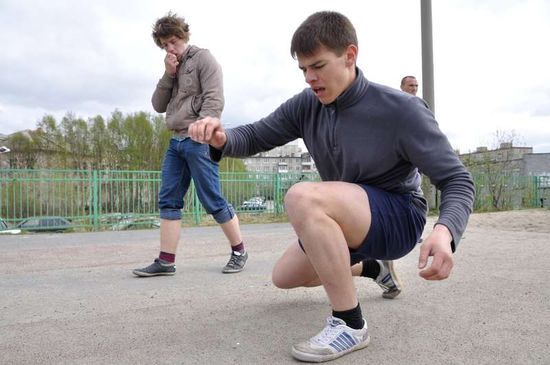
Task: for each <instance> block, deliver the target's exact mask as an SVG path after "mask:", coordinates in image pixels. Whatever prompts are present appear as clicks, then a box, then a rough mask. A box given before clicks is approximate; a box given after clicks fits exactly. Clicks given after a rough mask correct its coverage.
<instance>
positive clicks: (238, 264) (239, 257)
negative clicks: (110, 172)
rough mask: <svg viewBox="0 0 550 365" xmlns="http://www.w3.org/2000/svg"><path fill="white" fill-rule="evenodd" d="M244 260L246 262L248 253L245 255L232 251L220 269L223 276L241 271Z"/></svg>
mask: <svg viewBox="0 0 550 365" xmlns="http://www.w3.org/2000/svg"><path fill="white" fill-rule="evenodd" d="M246 260H248V252H246V251H245V253H240V252H238V251H233V252H232V253H231V257H230V258H229V261H228V262H227V264H226V265H225V266H224V268H223V269H222V272H223V273H224V274H232V273H235V272H239V271H243V269H244V265H245V264H246Z"/></svg>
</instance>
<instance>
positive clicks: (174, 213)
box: [160, 209, 181, 221]
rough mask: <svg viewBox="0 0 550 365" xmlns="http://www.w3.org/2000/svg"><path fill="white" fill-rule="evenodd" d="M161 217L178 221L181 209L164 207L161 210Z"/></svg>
mask: <svg viewBox="0 0 550 365" xmlns="http://www.w3.org/2000/svg"><path fill="white" fill-rule="evenodd" d="M160 218H161V219H167V220H171V221H177V220H180V219H181V209H162V210H161V211H160Z"/></svg>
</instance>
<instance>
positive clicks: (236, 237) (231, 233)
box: [220, 215, 243, 246]
mask: <svg viewBox="0 0 550 365" xmlns="http://www.w3.org/2000/svg"><path fill="white" fill-rule="evenodd" d="M220 227H222V230H223V233H224V234H225V237H227V240H228V241H229V244H230V245H231V246H235V245H238V244H239V243H241V242H242V240H243V238H242V235H241V228H240V227H239V218H238V217H237V215H235V216H234V217H233V218H231V220H229V221H227V222H225V223H222V224H220Z"/></svg>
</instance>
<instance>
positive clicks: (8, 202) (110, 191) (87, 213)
mask: <svg viewBox="0 0 550 365" xmlns="http://www.w3.org/2000/svg"><path fill="white" fill-rule="evenodd" d="M318 179H319V177H318V175H317V174H293V173H279V174H278V173H249V172H241V173H237V172H228V173H220V184H221V188H222V193H223V194H224V196H225V197H226V198H227V200H228V201H229V203H230V204H232V205H233V207H234V208H235V209H236V210H237V212H239V215H252V214H253V215H260V214H264V215H265V214H271V215H282V214H284V207H283V197H284V194H285V193H286V191H287V190H288V188H289V187H290V186H291V185H293V184H295V183H296V182H299V181H312V180H318ZM159 188H160V172H159V171H113V170H94V171H88V170H23V169H1V170H0V219H3V220H4V221H5V222H6V223H7V225H8V226H10V227H16V226H17V225H19V224H26V223H25V221H26V220H28V219H29V218H33V219H34V220H36V219H37V217H40V218H41V219H44V218H45V217H48V218H52V217H63V218H66V219H68V220H70V221H71V229H72V230H103V229H129V228H133V227H138V228H146V227H155V226H158V225H159V219H158V206H157V195H158V191H159ZM182 213H183V221H184V223H189V224H196V225H198V224H201V223H203V222H205V221H208V220H209V219H211V217H209V215H208V214H207V213H206V212H205V211H204V208H203V207H202V205H201V204H200V202H199V199H198V197H197V194H196V192H195V188H194V185H193V183H191V187H190V190H189V192H188V193H187V195H186V197H185V200H184V209H183V211H182ZM0 229H1V227H0ZM56 229H57V230H63V227H57V226H53V227H52V226H47V227H35V229H32V230H37V231H39V230H56ZM29 230H31V229H29Z"/></svg>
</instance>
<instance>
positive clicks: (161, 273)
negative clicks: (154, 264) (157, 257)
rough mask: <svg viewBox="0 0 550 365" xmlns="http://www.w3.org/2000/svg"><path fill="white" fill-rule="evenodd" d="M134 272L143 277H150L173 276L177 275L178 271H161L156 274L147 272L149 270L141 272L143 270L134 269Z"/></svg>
mask: <svg viewBox="0 0 550 365" xmlns="http://www.w3.org/2000/svg"><path fill="white" fill-rule="evenodd" d="M132 273H133V274H134V275H136V276H139V277H142V278H148V277H151V276H172V275H175V274H176V272H175V271H174V272H159V273H154V274H150V273H147V272H141V271H136V270H134V271H132Z"/></svg>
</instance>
